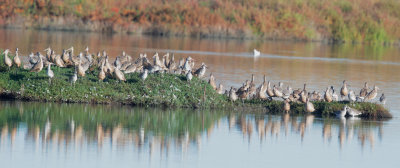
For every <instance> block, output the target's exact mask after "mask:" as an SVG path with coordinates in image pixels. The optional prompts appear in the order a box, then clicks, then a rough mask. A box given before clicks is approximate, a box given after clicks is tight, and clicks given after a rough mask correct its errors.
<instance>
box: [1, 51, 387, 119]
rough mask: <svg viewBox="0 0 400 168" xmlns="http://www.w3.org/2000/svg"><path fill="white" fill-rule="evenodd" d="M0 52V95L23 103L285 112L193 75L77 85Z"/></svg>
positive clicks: (296, 106)
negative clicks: (11, 63) (14, 63)
mask: <svg viewBox="0 0 400 168" xmlns="http://www.w3.org/2000/svg"><path fill="white" fill-rule="evenodd" d="M3 57H4V56H3V55H1V56H0V59H1V61H0V64H1V66H0V72H1V73H0V98H2V99H17V100H25V101H45V102H66V103H93V104H109V103H118V104H126V105H134V106H146V107H148V106H158V107H170V108H230V109H233V110H242V111H254V112H255V111H259V112H267V113H284V112H283V109H282V105H283V102H282V101H278V100H272V101H269V100H268V101H267V100H245V101H240V100H238V101H236V102H231V101H229V99H228V97H227V96H225V95H220V94H217V93H216V92H215V91H214V90H213V88H212V87H211V85H209V84H208V83H207V82H206V81H205V80H202V79H199V78H196V77H194V78H193V79H192V81H191V82H190V83H188V82H187V81H186V77H185V76H184V75H175V74H150V75H149V77H148V78H147V79H146V80H145V81H142V80H141V79H140V77H139V73H133V74H128V75H126V78H127V81H125V82H121V81H118V80H116V79H113V78H111V77H108V78H106V79H105V80H104V81H99V80H98V78H97V74H98V70H93V71H89V72H88V73H87V74H86V76H85V77H78V80H77V82H76V83H75V84H71V83H70V82H69V77H70V76H71V75H72V74H73V68H58V67H52V69H53V71H54V74H55V77H54V78H53V79H52V80H51V82H50V81H49V79H48V77H47V75H46V70H45V68H44V70H42V71H41V72H39V73H34V72H29V71H28V70H24V69H21V68H16V67H11V69H10V70H8V68H5V66H4V63H3ZM313 104H314V106H315V108H316V111H315V112H314V114H315V115H321V116H332V115H334V112H336V111H339V110H341V109H343V106H344V105H346V104H348V105H349V106H351V107H353V108H355V109H358V110H360V111H363V112H364V113H363V114H362V117H364V118H371V119H378V118H390V117H391V114H390V113H389V112H388V110H387V109H385V108H384V107H383V106H382V105H380V104H375V103H366V102H362V103H354V104H349V102H333V103H327V102H313ZM290 113H293V114H304V113H306V112H305V110H304V104H300V103H292V104H291V111H290Z"/></svg>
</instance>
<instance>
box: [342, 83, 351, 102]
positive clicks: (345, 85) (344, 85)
mask: <svg viewBox="0 0 400 168" xmlns="http://www.w3.org/2000/svg"><path fill="white" fill-rule="evenodd" d="M347 94H349V90H348V89H347V83H346V80H344V81H343V86H342V89H340V95H341V97H342V100H343V99H344V98H345V97H346V96H347Z"/></svg>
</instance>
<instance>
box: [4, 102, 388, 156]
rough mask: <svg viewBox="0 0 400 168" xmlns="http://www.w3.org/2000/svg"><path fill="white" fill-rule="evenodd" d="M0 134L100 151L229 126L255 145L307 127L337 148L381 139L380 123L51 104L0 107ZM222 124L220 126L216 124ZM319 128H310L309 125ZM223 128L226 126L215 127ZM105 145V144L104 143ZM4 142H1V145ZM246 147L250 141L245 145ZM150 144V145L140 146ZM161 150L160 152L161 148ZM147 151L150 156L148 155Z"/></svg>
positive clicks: (190, 137) (180, 140)
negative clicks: (92, 146) (255, 141)
mask: <svg viewBox="0 0 400 168" xmlns="http://www.w3.org/2000/svg"><path fill="white" fill-rule="evenodd" d="M0 106H1V109H0V134H1V137H2V138H4V137H7V135H8V134H10V135H11V136H10V137H11V139H12V140H13V139H15V138H13V137H15V136H16V132H17V131H18V130H19V131H22V130H23V129H17V128H18V127H19V126H26V127H27V134H20V135H26V136H27V137H26V138H24V139H32V140H34V141H37V143H42V144H45V143H47V142H49V141H53V142H54V143H56V144H58V145H62V144H64V143H65V144H67V145H68V144H74V143H75V144H77V143H78V144H79V143H82V142H83V141H87V143H89V144H97V145H98V147H100V148H101V147H102V145H103V144H106V143H117V144H119V145H126V143H133V144H135V145H137V146H139V147H147V146H148V147H154V146H155V145H159V146H164V147H161V148H167V149H166V150H168V146H170V145H169V144H170V143H176V144H177V145H176V146H175V148H180V147H181V146H186V145H188V143H191V142H198V141H201V140H200V139H201V137H202V136H205V134H203V133H205V132H206V133H207V136H208V137H210V136H211V133H212V131H213V130H214V129H215V127H214V126H215V125H216V124H217V125H219V124H221V123H222V124H225V123H226V124H228V128H229V129H237V130H239V131H240V132H241V133H242V134H243V136H244V137H247V138H248V139H249V140H250V139H251V138H252V136H256V137H258V138H259V139H260V140H263V139H266V137H267V136H271V137H279V136H282V135H285V136H286V135H287V134H288V132H289V131H291V132H293V133H296V134H298V135H299V136H300V137H301V140H303V138H304V136H306V134H307V132H308V131H309V129H310V128H313V129H315V128H318V127H321V128H322V135H323V138H324V140H331V139H332V138H333V137H335V134H336V132H338V133H337V134H338V140H339V143H340V145H342V144H343V143H345V141H346V140H349V139H350V138H351V137H350V136H352V135H353V134H354V135H358V140H359V141H360V142H361V143H362V145H363V144H364V142H365V141H370V143H371V145H373V143H374V142H373V141H374V136H375V135H374V134H375V131H376V130H377V129H378V131H379V132H378V136H380V137H382V134H383V132H382V126H383V124H382V123H383V122H382V121H373V122H371V121H363V120H360V119H347V120H343V119H342V120H339V119H336V118H324V119H317V120H315V116H313V115H304V116H298V115H291V114H283V115H282V116H274V115H258V114H250V115H249V114H248V113H247V112H245V113H231V112H226V111H218V112H214V111H204V110H202V111H191V110H181V109H176V110H172V111H170V110H161V109H153V108H147V109H144V108H130V107H128V106H122V107H118V106H105V105H93V106H92V105H82V104H53V103H31V102H27V103H26V102H14V101H13V102H4V101H3V102H0ZM221 120H222V122H220V121H221ZM313 124H314V125H319V126H317V127H312V125H313ZM220 128H222V129H224V128H226V127H220ZM107 138H109V139H110V140H109V141H107V140H106V139H107ZM2 140H3V139H0V142H1V141H2ZM249 142H250V141H249ZM143 144H151V145H143ZM161 150H162V149H161ZM150 152H151V151H150Z"/></svg>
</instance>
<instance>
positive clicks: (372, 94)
mask: <svg viewBox="0 0 400 168" xmlns="http://www.w3.org/2000/svg"><path fill="white" fill-rule="evenodd" d="M378 89H379V88H378V86H374V89H372V90H371V92H369V93H368V94H367V96H365V99H364V101H368V100H373V99H375V97H376V96H377V95H378Z"/></svg>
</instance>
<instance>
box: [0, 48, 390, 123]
mask: <svg viewBox="0 0 400 168" xmlns="http://www.w3.org/2000/svg"><path fill="white" fill-rule="evenodd" d="M44 51H45V52H46V54H45V55H42V54H41V53H40V52H37V53H36V54H33V53H31V54H30V55H29V60H28V62H27V63H26V64H24V65H23V68H24V69H27V70H30V72H40V71H42V69H43V68H44V67H47V76H48V77H49V80H50V81H49V82H51V79H52V78H53V77H54V72H53V71H52V70H51V65H53V64H54V65H56V66H57V67H60V68H64V67H74V69H75V70H74V73H73V74H72V75H71V76H70V78H69V79H70V81H71V84H74V83H75V82H76V81H77V80H78V76H81V77H84V76H85V74H86V72H87V71H88V70H89V71H90V70H95V69H98V70H99V73H98V79H99V81H103V80H104V79H105V78H106V77H109V78H115V79H118V80H120V81H126V78H125V74H129V73H134V72H137V73H140V78H141V79H142V80H143V81H144V80H146V78H147V76H148V74H149V73H172V74H181V75H185V76H186V80H187V81H188V82H190V81H191V80H192V78H193V76H196V77H198V78H203V77H204V75H205V73H206V69H207V66H206V65H205V64H204V63H202V64H201V65H200V67H198V68H197V69H195V61H194V59H192V58H191V57H187V58H182V59H180V60H179V62H175V59H174V55H173V54H172V55H171V57H170V54H169V53H166V54H165V55H163V56H162V59H160V58H159V56H158V53H155V55H154V56H153V57H152V58H153V63H151V62H150V61H149V59H148V58H147V55H146V54H140V55H139V58H137V59H133V58H132V57H131V56H130V55H127V54H126V53H125V52H124V51H123V52H122V54H121V55H119V56H117V57H116V58H115V60H114V62H113V63H110V61H109V55H108V54H107V52H105V51H103V52H102V53H101V52H98V53H97V55H96V54H91V53H90V52H89V48H88V47H86V49H85V51H84V52H80V53H79V54H78V55H74V48H73V47H71V48H69V49H64V50H63V51H62V54H61V55H57V54H56V53H55V51H54V50H52V49H51V48H50V47H49V48H47V49H45V50H44ZM9 52H10V51H9V49H6V50H5V51H4V63H5V65H6V66H7V67H8V68H10V67H12V66H13V64H14V65H15V66H17V67H18V68H19V67H21V65H22V61H21V58H20V57H19V53H18V48H17V49H16V50H15V56H14V58H13V59H11V58H10V57H9V56H8V53H9ZM254 52H255V53H256V50H254ZM257 52H258V53H257V54H259V51H257ZM208 83H209V84H210V85H211V86H212V88H213V89H214V90H215V91H216V92H217V93H218V94H225V95H226V96H228V97H229V99H230V100H231V101H236V100H238V99H241V100H242V101H243V100H245V99H261V100H272V99H273V98H278V99H279V98H282V99H283V101H284V104H283V109H284V111H286V112H289V111H290V102H299V103H304V104H305V109H306V111H307V112H314V111H315V108H314V105H313V104H312V101H326V102H332V101H339V95H340V98H341V100H345V99H347V100H348V101H350V102H362V101H372V100H374V99H375V98H376V97H377V95H378V89H379V88H378V87H377V86H374V87H373V89H372V90H370V89H369V87H368V83H367V82H365V85H364V87H363V88H362V89H361V90H360V94H359V95H356V94H355V92H354V91H353V90H351V89H349V88H348V84H347V82H346V81H343V86H342V88H341V89H340V93H337V92H336V91H335V89H334V87H333V86H330V87H327V88H326V90H325V92H324V94H321V93H319V92H317V91H313V92H308V91H307V90H306V84H304V87H303V89H296V90H293V89H292V88H291V87H290V86H287V88H286V89H284V88H283V83H282V82H279V83H278V85H273V86H272V87H271V83H270V81H267V80H266V76H264V82H263V83H262V84H260V85H259V86H258V87H256V84H255V81H254V75H252V78H251V80H250V81H249V80H246V81H245V82H244V83H243V85H242V86H241V87H240V88H237V89H236V88H233V87H231V88H230V90H224V89H223V85H222V84H219V85H218V86H217V84H216V80H215V77H214V75H213V74H212V73H211V74H210V78H209V80H208ZM379 101H380V102H381V103H382V104H385V101H386V98H385V95H384V93H382V96H381V97H380V99H379ZM346 114H348V115H350V116H357V115H360V114H361V112H359V111H357V110H355V109H353V108H350V107H348V106H345V107H344V109H343V110H342V111H340V112H338V113H337V116H341V117H343V116H345V115H346Z"/></svg>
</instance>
